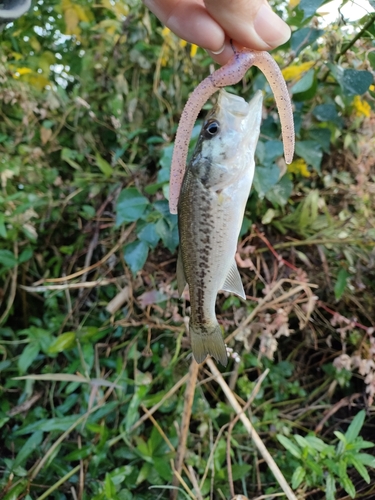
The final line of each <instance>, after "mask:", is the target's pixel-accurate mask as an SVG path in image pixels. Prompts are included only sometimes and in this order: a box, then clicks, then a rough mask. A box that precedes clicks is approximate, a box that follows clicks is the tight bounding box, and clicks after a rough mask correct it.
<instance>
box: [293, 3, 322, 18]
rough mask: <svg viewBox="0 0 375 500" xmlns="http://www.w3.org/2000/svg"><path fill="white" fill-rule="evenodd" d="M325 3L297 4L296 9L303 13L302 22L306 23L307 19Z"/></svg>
mask: <svg viewBox="0 0 375 500" xmlns="http://www.w3.org/2000/svg"><path fill="white" fill-rule="evenodd" d="M325 2H326V0H301V1H300V3H299V4H298V9H300V10H302V11H303V19H302V21H306V19H308V18H309V17H312V16H315V14H316V11H317V10H318V9H319V7H320V6H321V5H323V3H325Z"/></svg>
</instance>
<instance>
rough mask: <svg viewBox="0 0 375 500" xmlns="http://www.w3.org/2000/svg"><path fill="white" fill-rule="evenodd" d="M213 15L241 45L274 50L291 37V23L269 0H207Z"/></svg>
mask: <svg viewBox="0 0 375 500" xmlns="http://www.w3.org/2000/svg"><path fill="white" fill-rule="evenodd" d="M204 3H205V6H206V9H207V11H208V12H209V14H210V15H211V16H212V18H213V19H214V20H215V21H216V22H217V23H218V24H219V25H220V26H221V27H222V28H223V29H224V31H225V33H226V34H227V36H228V38H231V39H233V41H235V42H237V44H238V45H242V46H244V47H248V48H250V49H254V50H271V49H273V48H275V47H277V46H279V45H282V44H283V43H285V42H286V41H288V40H289V38H290V28H289V26H288V25H287V24H286V23H285V22H284V21H283V20H282V19H281V18H280V17H279V16H278V15H277V14H275V13H274V12H273V10H272V9H271V7H270V6H269V5H268V2H267V1H266V0H231V1H228V0H204Z"/></svg>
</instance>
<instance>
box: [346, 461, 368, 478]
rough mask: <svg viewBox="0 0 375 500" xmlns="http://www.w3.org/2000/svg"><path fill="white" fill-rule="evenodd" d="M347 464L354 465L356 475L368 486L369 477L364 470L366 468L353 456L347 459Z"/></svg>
mask: <svg viewBox="0 0 375 500" xmlns="http://www.w3.org/2000/svg"><path fill="white" fill-rule="evenodd" d="M349 462H351V463H352V464H353V465H354V467H355V468H356V469H357V471H358V473H359V474H360V475H361V476H362V477H363V479H364V480H365V481H366V483H367V484H369V483H370V476H369V473H368V472H367V470H366V467H365V466H364V465H363V464H362V463H361V462H360V461H359V460H357V459H356V458H355V457H354V456H350V457H349Z"/></svg>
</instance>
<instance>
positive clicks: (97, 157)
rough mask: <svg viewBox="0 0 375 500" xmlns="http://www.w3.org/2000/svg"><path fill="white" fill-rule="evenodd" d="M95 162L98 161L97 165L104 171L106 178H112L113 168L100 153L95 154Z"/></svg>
mask: <svg viewBox="0 0 375 500" xmlns="http://www.w3.org/2000/svg"><path fill="white" fill-rule="evenodd" d="M95 160H96V165H97V166H98V167H99V168H100V170H101V171H102V173H103V174H104V175H105V176H106V177H111V175H112V172H113V168H112V167H111V165H110V164H109V163H108V162H107V160H105V159H104V158H102V157H101V156H100V154H99V153H96V154H95Z"/></svg>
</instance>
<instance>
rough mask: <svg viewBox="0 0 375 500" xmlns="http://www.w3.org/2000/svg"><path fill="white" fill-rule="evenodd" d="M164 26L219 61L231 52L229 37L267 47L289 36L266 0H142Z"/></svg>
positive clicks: (251, 45) (254, 46) (256, 47)
mask: <svg viewBox="0 0 375 500" xmlns="http://www.w3.org/2000/svg"><path fill="white" fill-rule="evenodd" d="M143 1H144V4H145V5H146V6H147V7H148V8H149V9H150V10H151V11H152V12H153V13H154V14H155V15H156V16H157V17H158V18H159V19H160V21H161V22H162V23H163V24H165V25H166V26H168V28H169V29H170V30H171V31H173V32H174V33H176V35H178V36H180V37H181V38H183V39H184V40H187V41H188V42H190V43H195V44H196V45H199V46H200V47H203V48H204V49H206V50H207V51H208V53H209V54H210V55H211V57H212V58H213V59H214V60H215V61H216V62H218V63H219V64H225V63H226V62H227V61H228V60H229V58H230V57H231V56H232V55H233V50H232V48H231V46H230V43H229V40H230V39H232V40H233V42H234V43H235V44H236V45H238V46H243V47H247V48H250V49H254V50H271V49H273V48H275V47H277V46H279V45H282V44H283V43H285V42H286V41H287V40H289V38H290V28H289V26H288V25H287V24H286V23H284V21H283V20H282V19H280V17H279V16H277V14H275V13H274V12H273V11H272V9H271V7H270V6H269V5H268V3H267V1H266V0H143Z"/></svg>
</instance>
